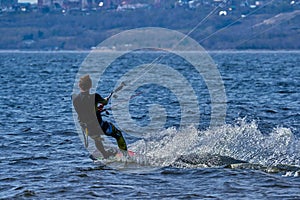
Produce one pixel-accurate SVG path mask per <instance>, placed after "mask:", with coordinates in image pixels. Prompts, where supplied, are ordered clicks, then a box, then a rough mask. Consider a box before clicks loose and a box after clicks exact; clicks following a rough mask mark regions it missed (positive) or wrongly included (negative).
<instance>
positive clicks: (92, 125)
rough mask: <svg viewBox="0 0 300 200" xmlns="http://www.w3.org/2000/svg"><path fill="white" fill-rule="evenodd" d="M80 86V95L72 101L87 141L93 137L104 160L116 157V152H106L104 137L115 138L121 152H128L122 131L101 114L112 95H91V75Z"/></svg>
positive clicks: (86, 76)
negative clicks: (105, 119)
mask: <svg viewBox="0 0 300 200" xmlns="http://www.w3.org/2000/svg"><path fill="white" fill-rule="evenodd" d="M78 86H79V88H80V93H79V94H75V95H73V96H72V101H73V106H74V108H75V110H76V112H77V114H78V120H79V123H80V126H81V128H82V130H83V133H84V137H85V140H86V141H87V138H86V137H87V136H89V137H91V138H92V139H93V140H94V142H95V145H96V147H97V149H98V150H99V151H100V152H101V153H102V155H103V157H104V158H108V157H110V156H114V155H115V154H116V152H114V151H107V150H105V148H104V146H103V142H102V141H103V138H102V136H103V135H107V136H111V137H113V138H115V139H116V141H117V143H118V147H119V148H120V149H121V150H124V151H127V145H126V142H125V139H124V137H123V135H122V133H121V131H120V130H118V129H117V128H116V127H115V126H114V125H113V124H112V123H110V122H107V121H104V120H103V119H102V115H101V114H102V112H103V111H104V110H103V107H104V106H105V105H107V104H108V101H109V98H110V97H111V95H110V96H108V97H106V98H102V97H101V95H100V94H98V93H94V94H90V89H91V87H92V80H91V78H90V76H89V75H85V76H82V77H81V78H80V80H79V83H78ZM86 146H87V144H86Z"/></svg>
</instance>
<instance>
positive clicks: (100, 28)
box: [0, 9, 300, 50]
mask: <svg viewBox="0 0 300 200" xmlns="http://www.w3.org/2000/svg"><path fill="white" fill-rule="evenodd" d="M208 15H209V11H202V12H199V11H197V10H186V9H162V10H153V9H151V10H150V9H149V10H147V9H143V10H135V11H122V12H116V11H103V12H90V13H83V12H80V11H78V12H75V13H72V14H66V15H62V14H61V13H56V14H55V13H52V14H49V13H48V14H44V13H38V12H33V13H4V14H3V13H2V14H1V15H0V31H1V37H0V49H31V50H87V49H90V48H92V47H93V46H96V45H97V44H99V43H100V42H101V41H103V40H104V39H106V38H108V37H110V36H112V35H113V34H116V33H119V32H121V31H122V30H128V29H132V28H140V27H149V26H151V27H163V28H169V29H173V30H177V31H180V32H182V33H189V32H190V31H191V30H192V29H193V28H194V27H197V28H196V29H195V30H194V31H193V32H192V33H191V34H190V37H192V38H194V39H195V40H197V41H198V42H199V43H200V44H201V45H202V46H203V47H204V48H206V49H214V50H220V49H300V42H299V41H300V11H299V10H298V11H297V10H296V11H291V12H286V13H269V14H263V13H260V14H255V15H254V14H253V15H249V16H244V17H241V16H240V15H234V14H232V15H227V16H219V15H217V14H216V13H213V14H212V15H210V16H209V17H208V18H207V20H204V21H203V19H205V18H206V17H207V16H208ZM201 21H203V22H202V23H200V22H201Z"/></svg>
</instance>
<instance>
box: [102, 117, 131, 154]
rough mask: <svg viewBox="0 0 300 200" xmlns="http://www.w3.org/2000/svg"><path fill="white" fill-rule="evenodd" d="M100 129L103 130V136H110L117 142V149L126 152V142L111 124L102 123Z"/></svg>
mask: <svg viewBox="0 0 300 200" xmlns="http://www.w3.org/2000/svg"><path fill="white" fill-rule="evenodd" d="M101 127H102V129H103V130H104V133H105V135H108V136H111V137H113V138H115V139H116V140H117V143H118V147H119V148H120V149H121V150H124V151H127V145H126V141H125V139H124V137H123V135H122V132H121V131H120V130H118V129H117V128H116V127H115V126H114V125H113V124H112V123H109V122H106V121H105V122H103V123H102V126H101Z"/></svg>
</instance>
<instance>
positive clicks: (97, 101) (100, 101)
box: [95, 93, 108, 105]
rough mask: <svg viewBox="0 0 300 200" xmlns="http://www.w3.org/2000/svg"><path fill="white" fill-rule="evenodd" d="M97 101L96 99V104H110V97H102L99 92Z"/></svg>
mask: <svg viewBox="0 0 300 200" xmlns="http://www.w3.org/2000/svg"><path fill="white" fill-rule="evenodd" d="M95 101H96V104H98V103H100V104H103V105H107V104H108V98H102V97H101V96H100V94H98V93H96V96H95Z"/></svg>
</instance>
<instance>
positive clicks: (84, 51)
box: [0, 49, 300, 54]
mask: <svg viewBox="0 0 300 200" xmlns="http://www.w3.org/2000/svg"><path fill="white" fill-rule="evenodd" d="M91 52H95V51H94V50H57V51H55V50H20V49H8V50H6V49H0V53H1V54H5V53H24V54H25V53H33V54H35V53H36V54H39V53H49V54H55V53H58V54H59V53H70V54H71V53H86V54H88V53H91ZM97 52H99V53H102V52H103V53H104V52H105V53H107V52H110V51H97ZM111 52H116V51H111ZM124 52H125V51H124ZM205 52H207V53H213V54H219V53H220V54H222V53H300V49H280V50H270V49H243V50H233V49H227V50H226V49H224V50H206V51H205Z"/></svg>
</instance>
